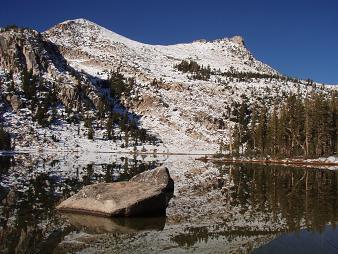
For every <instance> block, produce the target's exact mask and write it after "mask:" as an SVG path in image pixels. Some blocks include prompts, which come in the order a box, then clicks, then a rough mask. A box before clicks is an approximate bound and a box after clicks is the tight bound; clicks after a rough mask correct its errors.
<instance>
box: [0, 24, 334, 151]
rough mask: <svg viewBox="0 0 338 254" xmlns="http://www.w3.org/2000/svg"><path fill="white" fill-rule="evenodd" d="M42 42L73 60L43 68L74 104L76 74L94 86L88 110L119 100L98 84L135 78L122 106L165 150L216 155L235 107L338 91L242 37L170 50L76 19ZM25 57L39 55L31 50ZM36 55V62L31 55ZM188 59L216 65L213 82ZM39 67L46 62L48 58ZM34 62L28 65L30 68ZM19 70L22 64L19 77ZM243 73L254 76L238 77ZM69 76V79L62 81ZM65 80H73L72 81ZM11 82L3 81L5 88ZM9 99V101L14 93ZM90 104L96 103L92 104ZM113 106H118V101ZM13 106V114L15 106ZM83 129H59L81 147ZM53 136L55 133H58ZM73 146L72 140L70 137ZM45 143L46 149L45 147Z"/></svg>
mask: <svg viewBox="0 0 338 254" xmlns="http://www.w3.org/2000/svg"><path fill="white" fill-rule="evenodd" d="M8 33H11V32H6V31H3V32H2V33H1V34H0V42H2V41H4V39H2V38H5V37H6V36H8ZM27 33H28V32H27ZM30 33H33V34H34V33H36V32H32V31H30ZM6 34H7V35H6ZM12 34H15V33H14V32H12ZM33 37H34V36H33ZM34 38H35V39H34V40H37V38H39V40H41V41H43V45H45V44H50V45H51V46H50V47H48V49H49V51H51V48H52V46H53V47H54V46H55V49H54V51H55V50H57V52H58V54H59V55H61V56H62V59H63V60H62V61H64V60H66V61H67V63H66V64H64V68H56V69H57V70H58V72H55V71H54V72H53V71H50V67H48V66H51V65H55V63H54V62H53V61H47V60H46V61H42V62H43V63H44V64H43V66H47V67H46V68H47V69H46V68H45V69H43V68H42V70H40V72H39V73H40V74H41V76H43V77H45V78H46V79H47V80H51V82H56V83H57V84H58V87H59V91H60V92H61V93H62V92H63V93H64V94H65V95H69V94H71V95H73V96H66V97H67V98H68V101H69V100H74V98H76V97H77V96H78V95H77V92H65V91H64V89H63V87H70V90H71V91H76V90H74V89H75V88H76V84H77V81H76V79H75V80H74V78H73V81H71V80H72V77H73V76H72V75H74V73H75V74H76V75H75V76H81V77H82V78H81V79H82V80H83V81H81V82H82V83H83V85H84V84H86V87H87V89H86V92H85V93H84V96H83V97H87V98H89V101H92V102H93V103H91V105H92V107H91V108H88V109H87V110H90V111H95V110H97V109H98V107H99V104H100V100H105V101H108V102H109V101H111V98H109V97H107V96H106V94H107V93H106V91H105V90H104V89H102V87H101V86H100V85H98V84H99V81H102V80H105V79H107V78H108V77H109V73H111V71H116V70H118V71H119V72H120V73H122V74H123V75H124V76H125V77H129V78H134V79H135V82H134V83H133V85H132V86H131V89H130V93H129V94H128V95H127V94H124V93H122V96H121V98H120V102H121V105H120V107H122V108H124V107H125V108H126V109H127V110H128V111H130V112H131V113H133V114H135V115H136V116H137V119H138V121H139V122H138V123H139V124H140V126H141V127H143V128H145V129H147V130H148V131H149V132H151V133H153V134H155V135H156V136H157V137H158V138H159V139H160V140H161V141H162V142H163V145H162V146H161V147H160V148H158V149H159V150H160V151H169V152H189V153H209V152H215V151H216V150H218V147H219V144H220V143H221V142H225V143H226V142H227V141H228V140H229V133H230V129H231V127H232V126H233V122H232V121H231V116H230V113H229V112H230V111H231V108H232V107H233V105H234V104H236V103H241V101H243V100H246V101H248V103H249V104H250V103H253V102H257V103H259V104H264V105H267V106H271V105H273V104H278V103H280V102H281V101H282V100H283V99H284V98H285V97H286V96H287V95H288V94H290V93H301V94H303V95H304V96H305V95H306V94H307V93H308V92H310V91H313V90H316V91H317V90H318V91H321V92H327V91H329V90H330V89H332V87H330V86H324V85H323V86H321V85H319V84H317V83H311V82H309V81H302V80H296V79H290V78H287V77H285V76H283V75H281V74H280V73H279V72H278V71H276V70H274V69H273V68H271V67H269V66H268V65H266V64H264V63H262V62H260V61H258V60H256V59H255V58H254V56H253V55H252V54H251V53H250V52H249V51H248V49H247V48H246V47H245V43H244V41H243V39H242V38H241V37H240V36H235V37H233V38H229V39H228V38H224V39H220V40H215V41H205V40H199V41H195V42H192V43H185V44H177V45H170V46H161V45H147V44H143V43H140V42H136V41H133V40H130V39H128V38H126V37H123V36H121V35H118V34H116V33H114V32H111V31H109V30H107V29H105V28H103V27H101V26H99V25H97V24H95V23H93V22H90V21H88V20H85V19H76V20H70V21H65V22H63V23H60V24H58V25H56V26H54V27H52V28H51V29H49V30H47V31H45V32H44V33H42V35H40V34H37V33H36V35H35V37H34ZM26 41H27V38H26ZM12 46H13V45H12ZM2 48H3V49H5V50H7V48H8V47H7V48H6V46H4V43H2ZM13 48H15V44H14V46H13ZM23 48H24V50H23V52H26V51H28V52H31V51H32V50H28V49H27V47H23ZM26 49H27V50H26ZM49 51H48V50H47V52H49ZM52 51H53V50H52ZM33 52H35V51H33ZM0 53H1V50H0ZM2 54H3V55H4V53H2ZM23 55H29V56H31V55H30V53H25V54H23ZM13 58H15V57H12V59H13ZM30 58H32V57H26V59H30ZM33 58H34V57H33ZM60 59H61V58H60ZM60 61H61V60H60ZM62 61H61V62H62ZM182 61H193V62H194V63H197V64H198V65H199V66H204V67H203V68H208V71H209V74H210V77H208V78H207V79H204V80H201V79H196V78H194V77H193V76H192V75H191V74H189V73H183V72H182V71H179V70H178V69H177V68H174V66H177V65H179V64H180V63H182ZM14 62H15V61H14ZM26 62H27V61H26ZM28 62H32V61H28ZM28 62H27V63H28ZM35 62H36V63H35V65H38V64H39V63H40V62H41V61H35ZM56 62H58V61H56ZM33 63H34V61H33ZM13 65H15V64H8V61H1V67H2V72H3V75H2V77H4V76H6V75H5V74H6V73H7V74H8V71H10V70H12V71H13V68H12V67H13ZM33 65H34V64H33ZM33 65H32V63H30V64H26V66H27V67H29V66H33ZM19 69H20V68H19V67H16V70H17V72H18V70H19ZM40 69H41V68H40ZM14 72H15V71H14ZM240 73H242V74H243V73H244V74H247V75H245V77H242V76H240V75H236V74H240ZM229 74H230V75H229ZM14 76H15V74H14ZM62 76H65V78H62V79H60V77H62ZM14 79H15V77H14ZM64 79H66V80H70V81H69V82H64ZM3 80H5V79H4V78H3ZM6 82H7V83H6ZM8 82H9V81H8V80H5V81H3V83H5V84H8ZM81 82H80V83H81ZM15 83H18V85H20V80H19V78H16V82H15ZM82 83H81V85H82ZM2 92H3V93H4V91H2ZM5 94H6V96H7V97H8V92H7V90H6V92H5ZM6 96H5V97H6ZM60 97H62V96H61V95H60ZM81 98H82V97H81ZM61 100H62V98H61ZM7 101H8V100H7ZM9 101H11V99H9ZM83 101H87V102H88V99H84V100H83ZM9 104H11V103H9ZM14 104H15V103H14ZM111 106H112V107H114V108H116V103H115V104H114V103H113V104H112V105H111ZM11 107H12V109H13V105H12V106H11ZM72 110H73V111H75V112H76V111H79V108H77V107H75V106H74V105H72ZM11 116H12V118H13V115H11ZM8 119H9V118H8ZM56 128H57V127H56ZM70 129H71V130H72V131H70ZM76 130H77V127H71V126H70V127H69V126H68V127H67V131H65V132H63V127H62V128H59V129H58V137H60V139H62V137H63V136H74V140H75V141H74V143H76V140H77V138H75V136H76V135H75V134H74V133H75V132H76ZM44 131H46V130H44ZM48 133H49V134H48V135H51V133H50V131H49V132H48ZM70 133H71V134H70ZM48 135H47V136H48ZM65 142H68V143H69V142H70V141H69V139H68V140H65ZM97 142H99V140H98V141H97ZM97 142H96V143H97ZM39 145H40V146H41V142H40V144H39ZM80 146H81V145H80ZM87 146H88V145H87ZM103 147H105V148H104V149H106V150H109V149H111V146H99V147H97V148H96V149H97V150H100V149H103Z"/></svg>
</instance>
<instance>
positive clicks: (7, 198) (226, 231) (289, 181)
mask: <svg viewBox="0 0 338 254" xmlns="http://www.w3.org/2000/svg"><path fill="white" fill-rule="evenodd" d="M27 161H29V162H30V163H27ZM63 163H64V161H63V160H56V161H55V160H54V161H48V160H43V161H41V160H37V161H36V162H35V163H32V162H31V160H30V159H29V158H25V157H22V156H14V157H13V158H10V159H9V158H5V157H1V164H0V182H1V184H0V199H1V204H0V253H45V252H44V251H45V250H46V249H48V251H49V252H50V253H67V252H74V251H85V252H87V253H90V252H99V253H130V252H132V253H158V252H165V253H177V252H178V253H190V252H198V253H251V252H254V253H285V252H287V253H301V252H300V249H299V248H300V247H301V246H303V247H304V249H308V252H307V253H310V252H309V251H310V250H311V251H312V250H315V249H316V248H315V246H317V247H318V246H320V250H321V253H334V252H332V251H334V250H336V247H337V244H336V240H335V238H334V233H335V232H336V230H335V224H336V222H337V220H338V209H337V206H338V203H337V198H338V196H337V191H338V190H337V177H338V173H336V172H335V171H329V170H319V169H303V168H290V167H283V166H271V165H270V166H267V165H248V164H247V165H240V164H237V165H230V164H223V165H214V164H210V163H207V164H205V163H203V162H200V161H195V160H191V159H190V158H172V159H170V158H169V159H163V160H162V159H159V158H152V159H151V160H149V158H148V160H144V158H115V159H112V160H111V162H110V163H90V164H88V165H83V164H81V165H77V164H76V163H74V164H72V165H71V166H70V165H68V164H67V165H66V166H65V165H63ZM162 163H163V164H164V165H166V166H167V167H168V168H169V170H170V173H171V175H172V177H173V179H174V181H175V188H176V189H175V196H174V197H173V199H172V200H171V202H170V204H169V207H168V209H167V218H147V219H138V220H134V221H132V220H130V221H128V219H123V220H109V219H108V220H109V222H107V221H105V220H107V219H96V218H92V219H90V220H89V219H88V218H83V217H81V216H80V217H79V216H72V215H70V217H68V218H67V216H66V217H65V216H62V215H60V214H59V213H57V212H56V211H55V209H54V208H55V206H56V204H57V203H58V202H59V201H60V200H61V199H64V198H66V197H68V196H70V195H71V194H73V193H75V192H76V191H78V190H79V189H80V188H81V187H82V186H83V185H87V184H91V183H95V182H102V181H106V182H109V181H121V180H128V179H129V178H131V177H132V176H133V175H135V174H137V173H139V172H142V171H144V170H148V169H152V168H154V167H156V166H158V165H160V164H162ZM60 165H63V166H60ZM328 225H330V226H328ZM320 239H326V240H325V241H320ZM319 243H320V244H319ZM298 246H299V247H298ZM281 247H285V248H284V249H283V248H281ZM317 249H318V248H317ZM279 250H285V251H284V252H278V251H279ZM318 250H319V249H318ZM312 253H314V252H312Z"/></svg>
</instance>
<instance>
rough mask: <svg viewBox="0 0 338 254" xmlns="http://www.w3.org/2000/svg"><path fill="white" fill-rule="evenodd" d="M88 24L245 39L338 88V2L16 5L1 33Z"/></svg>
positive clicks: (140, 32)
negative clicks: (9, 28)
mask: <svg viewBox="0 0 338 254" xmlns="http://www.w3.org/2000/svg"><path fill="white" fill-rule="evenodd" d="M80 17H81V18H86V19H89V20H91V21H93V22H96V23H98V24H99V25H102V26H104V27H106V28H108V29H110V30H112V31H114V32H116V33H119V34H121V35H124V36H126V37H129V38H131V39H134V40H138V41H141V42H145V43H150V44H173V43H179V42H191V41H193V40H196V39H210V40H211V39H217V38H222V37H230V36H233V35H241V36H243V37H244V39H245V42H246V45H247V47H248V48H249V49H250V50H251V52H252V53H253V54H254V55H255V57H256V58H257V59H259V60H261V61H263V62H265V63H267V64H269V65H271V66H272V67H274V68H276V69H277V70H279V71H280V72H282V73H284V74H287V75H290V76H296V77H300V78H311V79H313V80H316V81H319V82H325V83H331V84H332V83H333V84H338V1H337V0H317V1H313V0H283V1H282V0H280V1H274V0H265V1H264V0H243V1H240V0H232V1H226V0H224V1H221V0H204V1H202V0H194V1H184V0H180V1H179V0H171V1H160V0H157V1H155V0H143V1H141V0H138V1H137V0H133V1H132V0H123V1H122V0H120V1H114V0H112V1H108V0H107V1H106V0H101V1H100V0H96V1H87V0H82V1H75V0H74V1H70V0H67V1H66V0H58V1H46V0H44V1H42V0H36V1H34V0H30V1H24V0H22V1H19V0H11V1H3V2H2V3H1V9H0V26H5V25H8V24H17V25H19V26H25V27H31V28H34V29H36V30H38V31H44V30H46V29H48V28H49V27H51V26H53V25H54V24H56V23H59V22H62V21H64V20H67V19H74V18H80Z"/></svg>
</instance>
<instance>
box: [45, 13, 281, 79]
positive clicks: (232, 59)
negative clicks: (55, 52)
mask: <svg viewBox="0 0 338 254" xmlns="http://www.w3.org/2000/svg"><path fill="white" fill-rule="evenodd" d="M44 34H45V35H46V37H47V38H49V39H50V40H51V41H52V42H54V43H56V44H57V45H61V46H64V47H68V48H72V47H74V46H76V47H77V48H78V49H79V50H80V51H83V52H85V53H86V54H89V55H90V58H92V59H94V58H95V59H98V58H99V59H98V60H99V61H100V62H102V63H103V64H106V63H108V64H109V63H111V61H112V57H113V56H114V55H115V56H116V57H115V59H113V60H115V62H116V61H118V60H121V61H122V60H123V59H125V60H126V62H129V63H133V64H135V66H136V67H140V68H143V69H150V72H155V70H156V72H157V73H158V74H159V76H166V75H168V71H171V72H173V70H171V69H172V68H171V67H172V66H173V65H174V64H176V63H177V62H179V61H181V60H186V59H191V60H194V61H197V62H198V63H200V64H203V65H205V66H208V65H210V67H211V68H215V69H221V70H222V71H224V70H229V68H230V67H232V68H235V69H237V70H238V71H246V72H261V73H269V74H271V73H273V74H277V73H278V72H277V71H275V70H274V69H272V68H271V67H270V66H268V65H266V64H263V63H262V62H260V61H257V60H256V59H254V57H253V56H252V54H251V53H250V52H249V51H248V50H247V49H246V48H245V46H244V42H242V40H243V39H242V38H241V37H240V36H234V37H232V38H223V39H218V40H214V41H205V42H201V41H195V42H192V43H179V44H174V45H150V44H144V43H141V42H137V41H134V40H131V39H129V38H126V37H124V36H122V35H119V34H117V33H114V32H112V31H110V30H108V29H106V28H104V27H102V26H100V25H97V24H95V23H93V22H91V21H88V20H86V19H75V20H68V21H65V22H62V23H60V24H58V25H56V26H54V27H52V28H51V29H49V30H47V31H46V32H44ZM89 41H91V42H92V43H91V45H90V48H88V47H86V45H87V44H88V42H89ZM241 43H243V45H242V44H241ZM117 58H118V59H117ZM164 62H166V63H170V66H169V67H170V70H168V68H161V65H163V63H164ZM152 63H153V64H152ZM169 75H170V73H169Z"/></svg>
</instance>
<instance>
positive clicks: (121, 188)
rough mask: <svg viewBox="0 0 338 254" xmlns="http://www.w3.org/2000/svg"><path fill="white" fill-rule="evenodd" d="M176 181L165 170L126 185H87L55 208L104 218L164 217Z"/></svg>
mask: <svg viewBox="0 0 338 254" xmlns="http://www.w3.org/2000/svg"><path fill="white" fill-rule="evenodd" d="M173 191H174V181H173V180H172V179H171V177H170V175H169V171H168V169H167V168H165V167H158V168H156V169H153V170H149V171H145V172H143V173H141V174H138V175H136V176H134V177H133V178H132V179H130V180H129V181H126V182H116V183H98V184H92V185H88V186H85V187H84V188H83V189H82V190H80V191H79V192H78V193H76V194H75V195H73V196H71V197H70V198H68V199H66V200H65V201H63V202H62V203H61V204H59V205H58V206H57V207H56V209H58V210H59V211H61V212H70V213H81V214H89V215H96V216H103V217H140V216H144V217H147V216H157V215H165V210H166V208H167V206H168V203H169V200H170V199H171V197H172V196H173Z"/></svg>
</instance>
